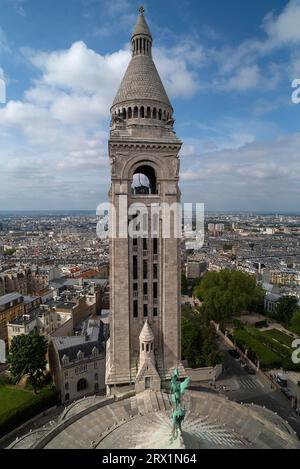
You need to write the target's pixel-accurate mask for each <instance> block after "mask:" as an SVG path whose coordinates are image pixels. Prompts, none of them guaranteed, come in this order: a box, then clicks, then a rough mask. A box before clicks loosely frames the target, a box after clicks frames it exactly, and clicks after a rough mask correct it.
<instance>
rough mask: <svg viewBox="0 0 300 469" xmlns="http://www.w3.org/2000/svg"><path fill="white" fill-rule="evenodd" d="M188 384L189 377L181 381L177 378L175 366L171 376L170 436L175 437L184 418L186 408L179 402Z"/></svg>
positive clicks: (177, 371) (177, 373)
mask: <svg viewBox="0 0 300 469" xmlns="http://www.w3.org/2000/svg"><path fill="white" fill-rule="evenodd" d="M189 384H190V378H186V379H185V380H184V381H183V382H181V381H180V379H179V370H178V368H175V370H174V371H173V374H172V378H171V395H172V401H173V405H174V411H173V414H172V422H173V431H172V438H174V439H176V438H177V436H178V431H179V433H181V424H182V422H183V420H184V417H185V414H186V410H185V408H184V406H183V404H182V402H181V398H182V396H183V394H184V393H185V391H186V389H187V387H188V385H189Z"/></svg>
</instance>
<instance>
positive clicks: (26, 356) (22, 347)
mask: <svg viewBox="0 0 300 469" xmlns="http://www.w3.org/2000/svg"><path fill="white" fill-rule="evenodd" d="M46 352H47V341H46V339H45V338H44V337H42V336H40V335H38V334H28V335H25V334H21V335H19V336H16V337H14V338H13V340H12V342H11V346H10V349H9V355H8V365H9V370H10V372H11V374H12V376H13V378H14V380H15V382H16V383H18V382H19V381H20V380H21V378H22V377H23V376H25V375H28V376H29V382H30V384H31V385H32V387H33V390H34V393H35V394H37V387H38V384H39V382H40V380H41V378H42V377H43V372H44V370H45V368H46V364H47V361H46Z"/></svg>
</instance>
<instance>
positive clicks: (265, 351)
mask: <svg viewBox="0 0 300 469" xmlns="http://www.w3.org/2000/svg"><path fill="white" fill-rule="evenodd" d="M234 339H235V341H236V343H237V345H238V346H239V347H240V346H242V345H243V346H244V347H246V348H247V349H248V350H251V351H252V352H254V353H255V354H256V355H257V356H258V357H259V360H260V364H261V366H262V367H263V368H270V367H273V366H278V365H280V363H281V359H280V357H279V356H278V355H277V354H276V353H275V352H273V351H272V350H270V349H269V348H268V347H267V346H265V345H264V344H263V343H262V342H260V341H259V340H257V339H256V338H255V337H253V336H252V335H251V334H250V333H249V332H248V331H247V330H246V329H236V330H235V331H234Z"/></svg>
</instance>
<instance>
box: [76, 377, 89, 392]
mask: <svg viewBox="0 0 300 469" xmlns="http://www.w3.org/2000/svg"><path fill="white" fill-rule="evenodd" d="M86 388H87V381H86V379H84V378H81V379H80V380H79V381H78V383H77V391H83V390H84V389H86Z"/></svg>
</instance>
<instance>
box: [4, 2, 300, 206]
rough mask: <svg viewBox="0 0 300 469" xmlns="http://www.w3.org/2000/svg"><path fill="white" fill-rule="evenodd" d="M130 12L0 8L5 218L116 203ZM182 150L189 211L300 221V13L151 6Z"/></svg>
mask: <svg viewBox="0 0 300 469" xmlns="http://www.w3.org/2000/svg"><path fill="white" fill-rule="evenodd" d="M138 6H139V4H138V2H135V1H132V0H114V1H111V0H0V78H2V79H4V80H5V82H6V95H7V96H6V98H7V99H6V104H0V210H5V209H7V210H29V209H30V210H32V209H38V210H40V209H91V210H93V209H95V208H96V206H97V205H98V203H100V202H103V201H106V200H107V192H108V188H109V164H108V155H107V139H108V129H109V120H110V119H109V107H110V104H111V102H112V100H113V98H114V95H115V93H116V91H117V88H118V85H119V83H120V81H121V78H122V75H123V74H124V72H125V70H126V67H127V64H128V62H129V60H130V50H129V48H130V43H129V39H130V32H131V30H132V28H133V25H134V23H135V20H136V15H137V8H138ZM144 6H145V10H146V18H147V21H148V23H149V26H150V29H151V31H152V34H153V36H154V59H155V62H156V65H157V68H158V70H159V72H160V74H161V77H162V80H163V82H164V84H165V87H166V90H167V92H168V95H169V97H170V99H171V101H172V104H173V107H174V109H175V118H176V132H177V135H178V136H179V137H180V138H181V139H182V140H183V142H184V145H183V147H182V152H181V189H182V194H183V199H184V201H189V202H191V201H195V202H204V203H205V206H206V209H208V210H272V211H299V210H300V183H299V180H300V104H298V105H296V104H293V103H292V100H291V95H292V92H293V89H292V87H291V84H292V82H293V80H294V79H297V78H300V0H290V1H287V0H260V1H259V2H258V1H255V2H254V1H252V0H243V1H241V0H226V1H225V0H201V1H198V0H181V1H180V2H174V1H171V0H165V1H164V2H162V1H159V0H147V1H146V2H144Z"/></svg>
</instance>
